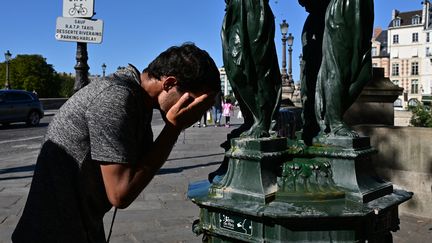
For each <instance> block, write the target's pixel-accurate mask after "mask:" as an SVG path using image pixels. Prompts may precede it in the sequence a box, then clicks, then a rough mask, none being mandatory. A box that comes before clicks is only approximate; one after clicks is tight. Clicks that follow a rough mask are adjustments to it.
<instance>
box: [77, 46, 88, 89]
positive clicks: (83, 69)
mask: <svg viewBox="0 0 432 243" xmlns="http://www.w3.org/2000/svg"><path fill="white" fill-rule="evenodd" d="M87 60H88V54H87V43H82V42H77V52H76V61H77V63H76V65H75V73H76V74H75V85H74V92H77V91H78V90H80V89H81V88H83V87H84V86H86V85H87V84H88V83H89V79H88V70H89V69H90V67H89V66H88V64H87Z"/></svg>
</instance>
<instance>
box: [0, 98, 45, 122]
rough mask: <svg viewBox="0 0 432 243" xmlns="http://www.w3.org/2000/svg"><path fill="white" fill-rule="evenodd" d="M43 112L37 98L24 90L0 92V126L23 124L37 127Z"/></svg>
mask: <svg viewBox="0 0 432 243" xmlns="http://www.w3.org/2000/svg"><path fill="white" fill-rule="evenodd" d="M43 116H44V110H43V107H42V104H41V102H40V101H39V99H38V97H37V96H36V95H35V94H33V93H32V92H27V91H24V90H0V124H2V125H4V126H5V125H9V123H13V122H25V123H27V125H29V126H37V125H39V122H40V119H41V118H42V117H43Z"/></svg>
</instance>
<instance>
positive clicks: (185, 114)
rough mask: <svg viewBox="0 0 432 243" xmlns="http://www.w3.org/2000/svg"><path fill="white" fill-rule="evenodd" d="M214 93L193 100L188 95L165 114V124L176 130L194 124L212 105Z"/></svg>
mask: <svg viewBox="0 0 432 243" xmlns="http://www.w3.org/2000/svg"><path fill="white" fill-rule="evenodd" d="M215 96H216V94H215V93H207V94H203V95H201V96H199V97H196V98H195V99H194V98H193V97H191V96H190V94H189V93H185V94H183V96H182V97H181V98H180V99H179V100H178V101H177V103H176V104H175V105H173V106H172V107H171V109H170V110H169V111H168V112H167V114H166V122H167V123H170V125H172V126H174V127H175V128H177V129H180V130H182V129H184V128H187V127H189V126H191V125H192V124H194V123H195V122H196V121H197V120H198V119H200V118H201V116H202V115H203V114H204V112H206V111H207V110H208V109H209V108H210V107H211V106H212V105H213V103H214V98H215Z"/></svg>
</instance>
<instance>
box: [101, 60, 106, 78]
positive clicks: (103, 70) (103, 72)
mask: <svg viewBox="0 0 432 243" xmlns="http://www.w3.org/2000/svg"><path fill="white" fill-rule="evenodd" d="M106 67H107V66H106V65H105V63H102V77H103V78H105V70H106Z"/></svg>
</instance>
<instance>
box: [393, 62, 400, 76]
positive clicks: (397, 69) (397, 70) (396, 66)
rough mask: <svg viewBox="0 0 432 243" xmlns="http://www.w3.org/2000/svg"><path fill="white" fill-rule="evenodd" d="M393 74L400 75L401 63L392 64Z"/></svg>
mask: <svg viewBox="0 0 432 243" xmlns="http://www.w3.org/2000/svg"><path fill="white" fill-rule="evenodd" d="M392 75H393V76H399V63H393V64H392Z"/></svg>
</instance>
